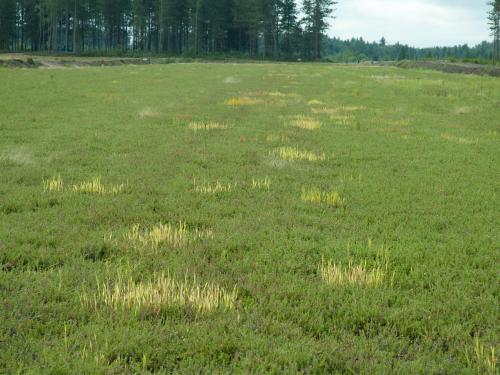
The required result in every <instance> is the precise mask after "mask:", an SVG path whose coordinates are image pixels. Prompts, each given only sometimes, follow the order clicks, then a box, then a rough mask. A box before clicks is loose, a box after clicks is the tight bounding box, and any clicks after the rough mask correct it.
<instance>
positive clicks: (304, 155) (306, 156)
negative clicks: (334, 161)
mask: <svg viewBox="0 0 500 375" xmlns="http://www.w3.org/2000/svg"><path fill="white" fill-rule="evenodd" d="M274 152H275V153H276V154H277V155H278V156H279V157H280V158H281V159H283V160H288V161H295V160H306V161H322V160H326V155H325V153H319V154H317V153H314V152H312V151H305V150H299V148H298V147H278V148H277V149H275V150H274Z"/></svg>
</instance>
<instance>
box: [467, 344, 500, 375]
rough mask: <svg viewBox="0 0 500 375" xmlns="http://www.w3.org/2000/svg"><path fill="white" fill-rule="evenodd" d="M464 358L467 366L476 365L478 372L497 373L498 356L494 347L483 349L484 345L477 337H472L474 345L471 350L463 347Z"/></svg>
mask: <svg viewBox="0 0 500 375" xmlns="http://www.w3.org/2000/svg"><path fill="white" fill-rule="evenodd" d="M470 351H471V352H472V353H471V352H470ZM465 360H466V361H467V364H468V365H469V367H476V368H477V370H478V373H483V374H491V375H494V374H497V362H498V358H497V355H496V352H495V347H494V346H490V348H489V350H485V347H484V345H483V344H482V343H481V342H480V341H479V338H478V337H476V338H475V339H474V347H473V349H472V350H469V349H468V348H466V349H465Z"/></svg>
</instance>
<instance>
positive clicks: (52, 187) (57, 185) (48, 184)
mask: <svg viewBox="0 0 500 375" xmlns="http://www.w3.org/2000/svg"><path fill="white" fill-rule="evenodd" d="M63 189H64V182H63V179H62V178H61V176H56V177H52V178H51V179H49V180H45V179H44V180H43V191H45V192H61V191H63Z"/></svg>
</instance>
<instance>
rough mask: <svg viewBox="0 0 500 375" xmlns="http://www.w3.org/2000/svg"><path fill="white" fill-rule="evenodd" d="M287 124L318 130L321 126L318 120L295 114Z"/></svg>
mask: <svg viewBox="0 0 500 375" xmlns="http://www.w3.org/2000/svg"><path fill="white" fill-rule="evenodd" d="M289 125H290V126H292V127H294V128H300V129H305V130H318V129H320V128H321V123H320V122H319V121H318V120H315V119H313V118H310V117H307V116H295V117H293V118H292V119H291V121H290V123H289Z"/></svg>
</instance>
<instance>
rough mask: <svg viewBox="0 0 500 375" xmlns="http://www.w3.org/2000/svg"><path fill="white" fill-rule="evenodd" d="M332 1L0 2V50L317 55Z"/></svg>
mask: <svg viewBox="0 0 500 375" xmlns="http://www.w3.org/2000/svg"><path fill="white" fill-rule="evenodd" d="M335 4H336V2H335V1H333V0H306V1H304V2H303V6H302V8H299V7H298V5H297V4H296V2H295V1H294V0H17V1H16V0H0V50H1V49H3V50H10V51H51V52H87V53H88V52H93V51H95V52H107V53H110V52H116V53H120V52H127V51H145V52H154V53H166V54H191V55H204V54H217V53H224V54H228V53H237V54H243V55H249V56H265V57H282V58H286V57H290V58H297V57H311V58H312V57H314V58H317V57H319V56H320V55H321V48H320V47H321V42H322V39H323V36H324V35H323V33H324V31H325V30H326V29H327V28H328V26H329V22H330V20H331V15H332V13H333V11H334V8H333V7H334V5H335Z"/></svg>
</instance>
